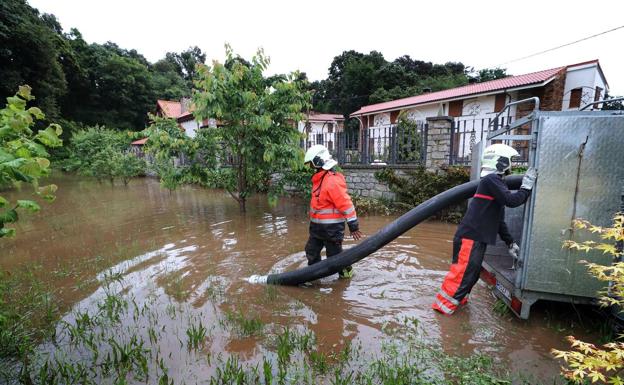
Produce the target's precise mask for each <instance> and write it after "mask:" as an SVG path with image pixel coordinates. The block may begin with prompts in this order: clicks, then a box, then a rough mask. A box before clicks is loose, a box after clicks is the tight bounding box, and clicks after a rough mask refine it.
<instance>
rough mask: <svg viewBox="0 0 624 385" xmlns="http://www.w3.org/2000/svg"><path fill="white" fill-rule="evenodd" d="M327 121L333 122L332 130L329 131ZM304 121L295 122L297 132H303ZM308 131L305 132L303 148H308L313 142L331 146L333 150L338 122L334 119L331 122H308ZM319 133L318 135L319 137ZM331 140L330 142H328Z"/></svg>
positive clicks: (304, 130)
mask: <svg viewBox="0 0 624 385" xmlns="http://www.w3.org/2000/svg"><path fill="white" fill-rule="evenodd" d="M328 123H332V124H333V128H332V132H331V133H329V132H328V131H329V127H328ZM305 124H306V122H299V123H298V124H297V128H298V129H299V132H301V133H303V134H305V133H306V129H305ZM310 126H311V127H310V132H309V133H308V134H307V137H306V140H305V148H309V147H310V146H313V145H315V144H323V145H324V146H327V147H332V148H330V150H332V151H333V150H334V149H335V148H336V130H337V129H338V123H337V122H336V121H333V122H310ZM319 135H320V137H319ZM330 142H331V143H330Z"/></svg>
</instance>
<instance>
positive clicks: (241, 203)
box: [238, 155, 247, 213]
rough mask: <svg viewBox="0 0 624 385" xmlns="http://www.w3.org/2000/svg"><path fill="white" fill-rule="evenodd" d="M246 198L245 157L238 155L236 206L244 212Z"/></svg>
mask: <svg viewBox="0 0 624 385" xmlns="http://www.w3.org/2000/svg"><path fill="white" fill-rule="evenodd" d="M246 200H247V168H246V167H245V157H244V156H243V155H240V160H239V162H238V207H239V208H240V212H241V213H245V212H246V210H247V207H246V206H245V203H246Z"/></svg>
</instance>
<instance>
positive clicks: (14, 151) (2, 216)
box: [0, 86, 62, 238]
mask: <svg viewBox="0 0 624 385" xmlns="http://www.w3.org/2000/svg"><path fill="white" fill-rule="evenodd" d="M33 99H34V96H32V95H31V88H30V87H29V86H21V87H19V91H18V92H17V94H15V96H11V97H8V98H7V102H8V103H7V105H6V107H5V108H4V109H2V110H0V187H12V186H13V185H15V184H18V183H26V184H30V185H31V186H32V187H33V188H34V190H35V195H37V196H40V197H42V198H43V199H45V200H47V201H52V200H54V192H56V189H57V188H56V186H55V185H52V184H51V185H47V186H39V178H40V177H42V176H45V175H47V174H48V173H49V171H50V161H49V160H48V157H49V154H48V152H47V151H46V147H59V146H61V145H62V141H61V140H60V139H59V135H60V134H61V132H62V130H61V127H60V126H59V125H58V124H50V125H49V126H48V127H47V128H46V129H44V130H40V131H39V132H38V133H36V134H35V133H34V132H33V131H32V128H33V126H34V124H35V121H36V120H42V119H44V118H45V115H44V114H43V112H41V110H40V109H39V108H37V107H30V108H28V109H27V108H26V106H27V103H28V102H29V101H32V100H33ZM18 209H25V210H28V211H31V212H36V211H39V210H40V207H39V205H38V204H37V203H36V202H34V201H32V200H17V202H14V203H12V202H9V201H8V200H7V199H6V198H4V197H2V196H1V195H0V238H2V237H5V236H12V235H14V234H15V229H13V228H7V227H6V225H7V224H10V223H15V222H17V220H18V211H17V210H18Z"/></svg>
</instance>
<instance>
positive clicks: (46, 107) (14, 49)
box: [0, 0, 67, 118]
mask: <svg viewBox="0 0 624 385" xmlns="http://www.w3.org/2000/svg"><path fill="white" fill-rule="evenodd" d="M54 20H55V19H54ZM56 28H57V27H56V25H55V23H54V21H53V20H52V18H51V17H50V16H47V17H46V19H45V20H42V19H41V18H40V17H39V12H38V11H37V10H36V9H34V8H32V7H30V6H29V5H28V4H27V3H26V1H25V0H3V1H1V2H0V68H1V69H2V71H1V72H2V76H0V95H12V94H13V93H14V92H15V90H16V89H17V88H18V86H20V85H21V84H30V85H31V86H32V88H33V89H34V91H35V93H36V94H37V96H38V98H37V102H36V105H37V106H38V107H39V108H40V109H41V110H43V111H46V113H47V114H48V116H49V117H51V118H56V117H58V116H59V114H60V110H59V103H58V100H59V98H60V97H62V96H63V95H64V94H65V93H66V91H67V83H66V80H65V74H64V73H63V69H62V66H61V65H60V63H59V57H60V52H59V48H58V45H59V41H58V35H57V33H56V31H55V29H56Z"/></svg>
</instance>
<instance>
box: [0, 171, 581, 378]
mask: <svg viewBox="0 0 624 385" xmlns="http://www.w3.org/2000/svg"><path fill="white" fill-rule="evenodd" d="M53 179H54V180H53V181H54V182H56V183H57V184H58V185H59V192H58V197H57V200H56V201H55V202H54V203H53V204H45V205H44V207H43V210H42V212H41V213H39V214H35V215H24V216H23V218H22V220H21V221H20V222H19V225H18V226H17V230H18V235H17V237H16V238H15V239H11V240H2V244H0V251H1V252H0V254H1V255H2V257H1V258H0V268H1V269H3V270H8V271H11V270H12V269H14V268H16V266H18V265H20V264H24V263H25V264H37V265H40V266H41V269H42V271H45V272H46V274H44V277H50V279H54V282H55V285H56V286H57V289H58V297H59V300H60V301H61V302H62V304H63V306H64V308H65V309H66V314H65V316H64V318H65V319H68V320H69V319H71V317H72V311H75V310H77V309H87V310H88V309H89V308H90V307H93V306H95V304H96V303H97V301H98V300H100V299H101V298H102V296H103V291H102V287H101V286H100V285H99V284H98V282H101V279H102V275H103V274H105V273H104V272H105V271H107V272H109V273H110V272H111V271H112V272H115V273H117V274H118V275H120V276H122V277H123V279H122V280H121V281H119V282H118V285H119V291H120V292H122V293H124V294H126V295H132V296H133V297H134V298H137V299H141V298H145V297H147V296H152V297H153V298H155V300H154V302H153V304H154V305H153V306H154V307H155V308H156V309H157V311H158V312H159V314H165V313H166V312H169V311H171V305H172V304H175V305H180V304H183V305H185V306H186V309H187V310H185V311H186V313H187V315H186V318H185V317H184V316H183V317H178V318H176V319H177V320H178V321H176V319H170V318H169V319H168V320H166V321H163V322H165V324H166V326H167V327H166V328H165V332H163V333H161V337H162V338H163V340H164V343H161V349H162V354H163V356H165V357H166V356H169V358H170V359H171V360H172V363H171V364H170V372H169V375H170V376H171V377H172V378H173V379H175V380H176V383H177V382H178V380H187V381H192V379H193V378H199V377H201V376H206V375H208V374H210V370H211V369H210V365H209V364H208V363H206V360H202V359H201V357H198V355H196V354H195V355H191V354H190V353H189V352H188V351H187V350H185V349H182V348H180V343H179V342H180V341H179V339H180V337H179V336H178V337H174V336H173V335H179V333H178V334H176V333H172V332H170V331H173V330H177V331H180V330H184V329H185V328H186V325H185V324H184V322H186V321H183V320H188V319H189V318H188V317H191V315H193V314H194V315H195V316H198V317H200V319H201V320H202V323H203V324H204V325H217V324H218V323H219V319H221V317H223V314H225V313H226V312H231V313H236V312H240V313H242V314H246V315H250V314H252V315H256V316H257V317H259V318H260V319H262V320H263V322H266V323H267V324H271V325H295V326H299V327H301V328H304V329H307V330H310V331H313V332H314V333H315V334H316V336H317V339H318V344H319V347H320V349H323V350H325V351H327V352H331V351H335V350H337V349H341V348H342V347H344V345H345V344H346V343H347V342H352V343H354V342H355V343H359V344H361V346H362V348H363V349H364V350H366V351H377V350H379V349H380V346H379V345H380V343H379V341H380V340H381V338H382V336H383V331H382V329H383V327H384V326H385V325H388V324H389V323H396V322H397V320H399V319H402V318H403V317H412V318H415V319H417V320H418V321H419V324H420V326H421V327H422V328H423V329H424V330H425V331H426V337H425V338H428V339H431V340H433V341H435V342H437V343H439V344H440V345H441V346H442V347H443V349H444V350H445V351H447V352H448V353H451V354H461V355H468V354H471V353H474V352H481V353H485V354H488V355H490V356H492V357H494V359H495V361H496V362H497V365H503V366H504V367H506V368H508V369H509V370H510V371H512V372H519V373H529V374H530V375H531V376H533V377H534V378H536V379H539V380H540V381H544V382H547V383H552V379H553V378H555V377H556V374H557V372H558V368H559V363H558V362H557V361H555V360H553V359H552V358H551V356H550V354H549V351H550V349H551V348H553V347H554V348H565V347H566V343H565V341H564V337H565V335H568V334H576V335H580V336H586V334H584V331H583V330H576V329H574V328H570V327H569V325H570V322H569V317H570V314H569V313H567V314H558V312H557V311H553V310H552V309H551V307H550V305H543V306H536V307H535V310H534V312H533V314H532V318H531V320H529V321H520V320H517V319H515V318H513V317H509V316H500V315H497V314H496V313H495V312H494V311H493V310H492V309H493V305H494V302H495V300H494V299H493V297H492V295H491V293H490V291H489V290H488V288H487V287H486V286H485V284H483V283H482V282H480V283H479V284H478V285H477V286H476V287H475V289H474V290H473V294H472V296H471V302H470V303H469V305H468V306H467V307H466V308H465V309H463V310H461V311H459V312H458V313H457V314H456V315H455V316H453V317H444V316H441V315H439V314H437V313H434V312H433V311H432V310H431V309H430V305H431V302H432V300H433V297H434V295H435V293H436V291H437V290H438V288H439V286H440V283H441V281H442V279H443V277H444V275H445V273H446V271H447V269H448V267H449V263H450V262H449V259H450V252H451V240H452V236H453V233H454V230H455V226H454V225H451V224H446V223H439V222H428V223H424V224H421V225H419V226H418V227H417V228H415V229H412V230H410V231H409V232H407V233H405V234H404V235H403V236H401V237H400V238H398V239H396V240H395V241H393V242H391V243H390V244H389V245H387V246H385V247H384V248H383V249H381V250H380V251H378V252H376V253H375V254H373V255H371V256H369V257H367V258H365V259H364V260H362V261H360V262H359V263H357V264H356V265H355V266H354V268H355V276H354V277H353V279H351V280H349V281H345V280H338V279H337V277H328V278H327V279H324V280H322V281H320V282H316V283H314V284H313V285H312V286H311V287H276V288H275V289H272V290H274V291H272V292H270V291H269V289H267V288H266V287H264V286H260V285H250V284H248V283H247V282H245V281H244V280H243V278H245V277H247V276H250V275H252V274H264V273H267V272H269V271H276V270H280V269H294V268H297V267H300V266H304V265H305V256H304V254H303V246H304V244H305V242H306V239H307V235H308V234H307V226H308V221H307V216H306V204H305V202H302V201H301V200H298V199H288V198H284V199H281V200H280V201H279V203H278V205H277V206H276V207H273V208H271V207H269V206H268V204H267V203H266V199H265V197H263V196H256V197H253V198H252V199H251V201H250V202H249V203H248V208H249V212H248V213H247V214H246V215H241V214H240V213H239V211H238V206H237V204H236V203H235V202H234V201H233V200H232V199H231V198H230V197H229V196H228V195H227V193H224V192H222V191H213V190H206V189H202V188H197V187H184V188H181V189H179V190H177V191H174V192H172V193H170V192H168V191H167V190H165V189H163V188H161V187H160V185H159V184H158V182H157V181H156V180H154V179H150V178H145V179H136V180H133V181H132V182H131V184H130V185H129V186H127V187H124V186H121V185H118V186H114V187H111V186H110V185H109V184H106V183H105V184H99V183H97V182H95V181H93V180H90V179H85V178H79V177H75V176H57V177H55V178H53ZM14 194H15V193H10V194H8V195H9V196H11V195H14ZM22 194H23V193H22ZM394 218H395V217H392V216H363V217H361V218H360V222H361V228H362V231H363V232H364V233H365V234H373V233H374V232H375V231H377V230H378V229H380V228H382V227H383V226H384V225H386V224H388V223H389V222H391V221H392V220H393V219H394ZM353 244H354V242H353V241H352V240H350V239H347V240H346V241H345V247H350V246H352V245H353ZM81 261H82V262H81ZM93 261H96V262H93ZM97 261H99V262H97ZM98 279H100V281H97V280H98ZM85 282H92V284H84V283H85ZM81 283H83V284H81ZM267 298H268V299H267ZM189 314H190V315H189ZM162 318H163V319H165V318H167V317H162ZM125 322H133V321H132V320H125ZM561 325H564V327H562V326H561ZM562 329H563V330H562ZM210 330H211V332H210V338H209V342H208V344H207V346H205V347H204V352H205V353H206V354H212V355H215V354H217V355H218V354H222V355H224V354H237V355H238V356H240V357H241V359H243V360H251V361H253V360H255V359H258V357H261V356H262V355H263V352H264V351H265V349H266V347H265V346H264V345H263V343H262V342H261V341H260V340H259V339H258V338H256V337H248V338H239V337H237V336H236V335H235V334H233V333H231V332H228V331H225V330H222V329H221V328H218V327H213V328H212V329H210ZM182 334H184V333H183V332H182ZM590 337H591V336H590ZM199 356H201V354H200V355H199Z"/></svg>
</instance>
